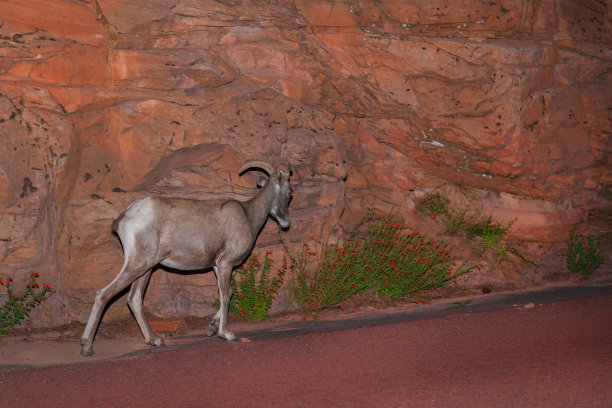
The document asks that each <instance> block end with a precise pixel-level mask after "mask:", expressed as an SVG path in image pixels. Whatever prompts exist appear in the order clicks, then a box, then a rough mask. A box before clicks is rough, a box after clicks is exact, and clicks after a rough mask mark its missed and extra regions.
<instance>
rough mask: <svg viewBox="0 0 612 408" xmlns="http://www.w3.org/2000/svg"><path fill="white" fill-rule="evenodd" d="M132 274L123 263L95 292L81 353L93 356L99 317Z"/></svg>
mask: <svg viewBox="0 0 612 408" xmlns="http://www.w3.org/2000/svg"><path fill="white" fill-rule="evenodd" d="M133 276H134V275H133V274H132V273H130V272H129V271H128V270H127V266H126V265H124V266H123V268H122V269H121V271H120V272H119V274H118V275H117V276H116V277H115V279H113V281H112V282H111V283H110V284H108V286H106V287H105V288H102V289H100V290H98V291H97V292H96V298H95V300H94V305H93V307H92V308H91V314H90V315H89V320H88V321H87V326H85V330H84V331H83V335H82V336H81V346H82V348H81V354H82V355H83V356H86V357H89V356H93V354H94V352H93V340H94V336H95V334H96V330H97V329H98V325H99V324H100V318H101V317H102V312H103V311H104V307H105V306H106V304H107V303H108V302H109V301H110V300H111V299H112V298H113V297H114V296H115V295H116V294H117V293H119V292H121V291H122V290H123V289H125V288H126V287H127V286H128V285H129V284H130V283H132V282H133V281H134V278H133Z"/></svg>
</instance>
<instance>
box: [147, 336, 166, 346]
mask: <svg viewBox="0 0 612 408" xmlns="http://www.w3.org/2000/svg"><path fill="white" fill-rule="evenodd" d="M146 343H147V344H148V345H150V346H155V347H165V346H166V343H165V342H164V339H162V338H161V337H154V338H152V339H151V340H149V341H147V342H146Z"/></svg>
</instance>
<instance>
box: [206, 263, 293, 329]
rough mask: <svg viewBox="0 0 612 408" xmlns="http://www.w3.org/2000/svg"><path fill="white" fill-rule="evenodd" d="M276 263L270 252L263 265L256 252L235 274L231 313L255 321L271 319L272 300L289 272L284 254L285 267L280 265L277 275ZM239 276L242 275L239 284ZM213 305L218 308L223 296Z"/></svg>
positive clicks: (233, 275) (233, 276) (283, 264)
mask: <svg viewBox="0 0 612 408" xmlns="http://www.w3.org/2000/svg"><path fill="white" fill-rule="evenodd" d="M272 262H273V260H272V259H270V252H266V255H265V257H264V262H263V264H261V263H260V262H259V261H258V260H257V258H256V257H255V255H251V257H250V258H249V260H248V261H247V262H246V263H245V264H244V265H243V266H242V268H241V269H237V270H236V271H235V272H234V273H233V274H232V290H233V296H232V298H231V300H230V305H229V310H230V312H233V313H236V314H239V315H241V316H244V317H247V318H248V319H249V320H251V321H253V322H254V321H258V320H265V319H267V318H268V311H269V310H270V307H272V301H273V300H274V298H275V297H276V295H277V293H278V290H279V289H280V287H281V285H282V284H283V280H284V277H285V273H286V272H287V259H286V258H285V257H283V260H282V264H281V267H280V268H278V270H277V272H276V275H275V276H274V277H271V270H272ZM258 275H259V281H258V280H257V276H258ZM235 276H238V277H239V282H240V283H239V284H238V283H237V282H236V278H235ZM213 305H214V306H215V307H216V308H217V309H218V308H219V306H220V302H219V299H217V300H216V301H215V302H214V304H213Z"/></svg>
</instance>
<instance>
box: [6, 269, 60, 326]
mask: <svg viewBox="0 0 612 408" xmlns="http://www.w3.org/2000/svg"><path fill="white" fill-rule="evenodd" d="M38 277H39V274H38V273H36V272H33V273H31V274H30V280H29V282H28V283H27V284H26V290H25V291H24V292H23V293H22V294H21V295H16V294H15V293H13V288H12V282H13V278H10V277H9V278H8V279H7V280H6V281H5V280H2V279H0V286H4V288H5V289H6V296H7V300H6V301H5V302H4V305H3V306H2V307H0V333H1V334H8V333H9V332H10V331H11V330H12V329H13V328H14V327H15V326H17V325H19V324H20V323H21V322H22V321H23V319H25V318H26V317H27V316H28V314H29V313H30V311H31V310H32V309H33V308H34V307H35V306H37V305H38V304H39V303H41V302H42V301H43V300H45V299H46V298H47V297H48V295H50V294H51V293H53V289H52V288H51V285H49V284H46V283H43V284H42V285H41V284H39V283H38V282H37V278H38Z"/></svg>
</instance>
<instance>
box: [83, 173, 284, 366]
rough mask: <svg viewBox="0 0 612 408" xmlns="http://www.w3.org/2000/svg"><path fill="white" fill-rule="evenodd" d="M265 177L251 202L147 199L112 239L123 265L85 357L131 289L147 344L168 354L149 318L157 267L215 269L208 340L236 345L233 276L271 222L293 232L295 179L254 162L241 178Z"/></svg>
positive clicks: (98, 304) (100, 303)
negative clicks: (104, 320)
mask: <svg viewBox="0 0 612 408" xmlns="http://www.w3.org/2000/svg"><path fill="white" fill-rule="evenodd" d="M251 168H260V169H264V170H266V172H268V174H269V179H268V180H267V181H263V182H261V183H260V185H261V186H262V188H261V190H260V191H259V192H258V194H257V195H255V196H254V197H253V198H251V199H250V200H248V201H238V200H233V199H219V200H190V199H184V198H172V197H146V198H143V199H141V200H138V201H136V202H134V203H132V204H131V205H130V206H129V207H128V208H127V209H126V210H125V211H124V212H123V213H121V214H120V215H119V217H117V219H116V220H115V221H114V222H113V225H112V227H113V231H115V232H116V233H117V235H118V236H119V238H120V239H121V242H122V244H123V250H124V254H125V260H124V265H123V268H122V269H121V271H120V272H119V274H118V275H117V277H116V278H115V279H114V280H113V281H112V282H111V283H110V284H109V285H108V286H106V287H105V288H103V289H101V290H99V291H97V293H96V298H95V302H94V306H93V308H92V311H91V315H90V317H89V321H88V322H87V326H86V327H85V330H84V332H83V336H82V338H81V345H82V346H83V348H82V350H81V354H83V355H85V356H88V355H92V354H93V349H92V344H93V339H94V336H95V332H96V330H97V327H98V324H99V322H100V317H101V314H102V311H103V309H104V307H105V306H106V304H107V303H108V302H109V300H110V299H112V298H113V297H114V296H115V295H116V294H117V293H119V292H120V291H121V290H123V289H124V288H126V287H127V286H129V285H132V287H131V289H130V293H129V295H128V305H129V307H130V309H131V310H132V312H133V313H134V316H135V318H136V320H137V322H138V324H139V326H140V329H141V331H142V333H143V335H144V337H145V342H146V343H147V344H151V345H155V346H163V345H164V342H163V340H162V339H161V337H159V336H157V335H156V334H155V333H153V331H152V330H151V328H150V327H149V324H148V323H147V321H146V318H145V316H144V314H143V311H142V299H143V296H144V289H145V288H146V286H147V283H148V281H149V278H150V276H151V269H152V268H153V267H154V266H156V265H158V264H161V265H164V266H167V267H171V268H175V269H182V270H197V269H205V268H209V267H212V268H213V269H214V271H215V275H216V276H217V280H218V286H219V298H220V303H221V305H220V308H219V312H217V314H216V315H215V316H214V317H213V319H212V320H211V323H210V324H209V327H208V334H209V335H212V334H214V333H215V332H217V334H218V336H219V337H222V338H225V339H227V340H233V339H234V334H233V333H232V332H230V331H229V330H228V329H227V313H228V307H229V299H230V297H231V295H232V293H231V292H232V289H231V273H232V269H233V268H234V267H235V266H237V265H239V264H240V263H242V262H243V261H244V260H245V259H246V257H247V256H248V254H249V253H250V252H251V249H252V248H253V245H254V243H255V239H256V238H257V235H258V233H259V231H260V230H261V228H262V227H263V225H264V223H265V222H266V220H267V218H268V216H269V215H271V216H272V217H274V218H275V219H276V220H277V222H278V223H279V224H280V225H281V226H282V227H284V228H286V227H288V226H289V221H290V218H289V211H288V206H289V201H290V199H291V187H290V186H289V174H288V173H287V174H285V173H284V172H282V171H279V172H276V171H275V170H274V169H273V168H272V166H270V165H269V164H267V163H263V162H249V163H247V164H245V165H244V166H243V167H242V169H241V170H240V173H242V172H244V171H246V170H248V169H251Z"/></svg>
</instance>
